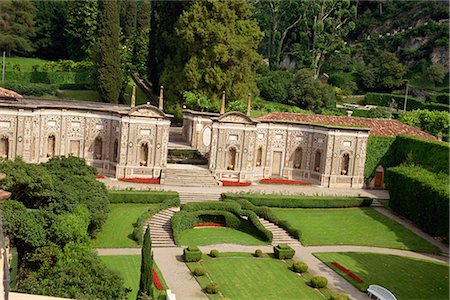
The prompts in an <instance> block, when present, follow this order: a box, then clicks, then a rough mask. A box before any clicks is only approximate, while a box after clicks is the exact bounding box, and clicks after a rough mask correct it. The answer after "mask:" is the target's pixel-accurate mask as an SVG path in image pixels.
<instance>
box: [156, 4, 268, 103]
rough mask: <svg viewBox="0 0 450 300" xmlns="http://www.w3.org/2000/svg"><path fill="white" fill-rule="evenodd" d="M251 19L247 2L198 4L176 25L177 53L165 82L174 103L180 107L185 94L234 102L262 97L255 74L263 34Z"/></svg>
mask: <svg viewBox="0 0 450 300" xmlns="http://www.w3.org/2000/svg"><path fill="white" fill-rule="evenodd" d="M250 14H251V6H250V5H249V4H248V3H247V2H246V1H244V0H238V1H213V0H208V1H200V0H198V1H194V2H193V4H192V5H191V6H189V8H188V9H187V10H186V11H184V12H183V14H182V15H181V16H180V18H179V19H178V21H177V23H176V25H175V32H176V34H175V40H174V42H176V43H174V46H175V45H176V54H175V56H173V57H171V58H170V59H168V60H166V62H165V69H164V72H163V74H162V76H161V78H160V83H162V85H164V84H165V83H167V85H166V95H167V98H168V100H169V101H177V102H180V100H181V94H180V92H181V91H185V90H191V91H195V92H198V93H201V94H203V95H205V96H207V97H208V98H211V99H217V98H218V97H220V95H221V94H222V91H226V92H227V97H228V99H229V100H236V99H240V98H245V97H246V95H247V93H249V92H251V93H252V94H253V95H257V87H256V85H255V82H254V69H255V67H256V66H257V64H258V63H259V62H260V56H259V55H258V54H257V52H256V47H257V45H258V44H259V41H260V40H261V37H262V34H261V31H260V30H259V28H258V25H257V23H256V22H255V21H253V20H251V19H250V18H249V17H250ZM169 83H170V84H169Z"/></svg>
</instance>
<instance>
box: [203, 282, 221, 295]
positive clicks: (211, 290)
mask: <svg viewBox="0 0 450 300" xmlns="http://www.w3.org/2000/svg"><path fill="white" fill-rule="evenodd" d="M205 291H206V293H208V294H217V293H219V285H218V284H217V283H210V284H208V285H207V286H206V287H205Z"/></svg>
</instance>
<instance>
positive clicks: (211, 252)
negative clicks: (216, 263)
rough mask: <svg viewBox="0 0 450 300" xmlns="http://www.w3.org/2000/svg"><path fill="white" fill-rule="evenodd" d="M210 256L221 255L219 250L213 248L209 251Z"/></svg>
mask: <svg viewBox="0 0 450 300" xmlns="http://www.w3.org/2000/svg"><path fill="white" fill-rule="evenodd" d="M209 256H211V257H218V256H219V250H215V249H214V250H211V251H210V252H209Z"/></svg>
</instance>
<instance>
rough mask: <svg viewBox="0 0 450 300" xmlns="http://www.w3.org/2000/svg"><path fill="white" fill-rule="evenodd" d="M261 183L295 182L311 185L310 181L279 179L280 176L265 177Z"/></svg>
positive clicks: (295, 183)
mask: <svg viewBox="0 0 450 300" xmlns="http://www.w3.org/2000/svg"><path fill="white" fill-rule="evenodd" d="M259 183H267V184H294V185H309V184H311V183H310V182H306V181H298V180H288V179H279V178H264V179H261V180H260V181H259Z"/></svg>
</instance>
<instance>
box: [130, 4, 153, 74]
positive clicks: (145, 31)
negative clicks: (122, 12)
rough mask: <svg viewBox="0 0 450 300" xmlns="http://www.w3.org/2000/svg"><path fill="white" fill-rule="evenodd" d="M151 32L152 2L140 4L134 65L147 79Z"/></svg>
mask: <svg viewBox="0 0 450 300" xmlns="http://www.w3.org/2000/svg"><path fill="white" fill-rule="evenodd" d="M149 32H150V0H144V1H142V2H140V3H139V6H138V14H137V22H136V38H135V42H134V48H133V60H132V62H133V65H134V66H135V68H136V70H137V72H138V73H139V75H140V76H141V77H144V78H145V77H147V56H148V42H149Z"/></svg>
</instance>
